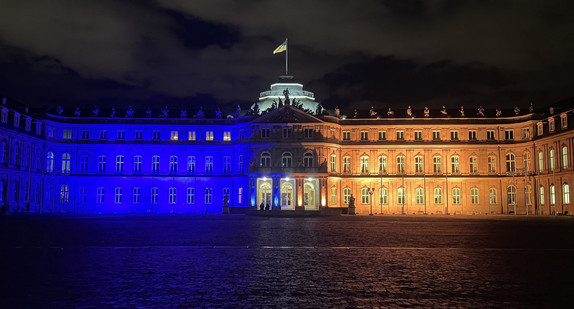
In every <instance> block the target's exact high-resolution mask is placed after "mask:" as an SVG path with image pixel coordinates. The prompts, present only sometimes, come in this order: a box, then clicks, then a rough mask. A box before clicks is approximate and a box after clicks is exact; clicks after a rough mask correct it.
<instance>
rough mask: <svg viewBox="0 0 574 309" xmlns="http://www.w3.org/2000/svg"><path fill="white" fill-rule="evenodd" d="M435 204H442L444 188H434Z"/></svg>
mask: <svg viewBox="0 0 574 309" xmlns="http://www.w3.org/2000/svg"><path fill="white" fill-rule="evenodd" d="M434 203H435V204H442V188H434Z"/></svg>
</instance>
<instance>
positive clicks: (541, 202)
mask: <svg viewBox="0 0 574 309" xmlns="http://www.w3.org/2000/svg"><path fill="white" fill-rule="evenodd" d="M539 192H540V194H539V195H540V205H544V203H545V202H546V199H545V198H544V187H543V186H540V189H539Z"/></svg>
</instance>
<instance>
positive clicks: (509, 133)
mask: <svg viewBox="0 0 574 309" xmlns="http://www.w3.org/2000/svg"><path fill="white" fill-rule="evenodd" d="M504 139H505V140H507V141H511V140H514V130H512V129H510V130H504Z"/></svg>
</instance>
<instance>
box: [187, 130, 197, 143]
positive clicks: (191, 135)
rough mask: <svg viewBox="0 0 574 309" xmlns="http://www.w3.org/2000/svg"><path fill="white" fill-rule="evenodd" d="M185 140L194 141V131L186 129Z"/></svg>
mask: <svg viewBox="0 0 574 309" xmlns="http://www.w3.org/2000/svg"><path fill="white" fill-rule="evenodd" d="M187 140H188V141H195V131H188V132H187Z"/></svg>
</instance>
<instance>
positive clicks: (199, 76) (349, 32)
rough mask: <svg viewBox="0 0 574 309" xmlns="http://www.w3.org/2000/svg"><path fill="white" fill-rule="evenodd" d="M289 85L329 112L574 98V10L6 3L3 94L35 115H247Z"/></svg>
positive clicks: (259, 1) (550, 4) (170, 1)
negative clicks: (274, 89) (269, 93)
mask: <svg viewBox="0 0 574 309" xmlns="http://www.w3.org/2000/svg"><path fill="white" fill-rule="evenodd" d="M286 37H288V38H289V62H290V68H289V70H290V73H292V74H293V75H294V76H295V78H296V80H297V81H299V82H301V83H303V84H304V85H305V88H306V89H307V90H310V91H313V92H315V95H316V97H317V100H318V101H320V102H322V104H323V105H324V106H325V107H327V108H332V107H334V106H335V105H339V106H340V107H341V108H342V109H343V110H345V109H347V110H348V109H350V108H351V106H352V107H353V108H354V107H358V108H367V107H369V106H371V105H374V106H376V108H377V109H379V110H386V109H387V108H388V107H390V106H392V107H401V106H402V107H404V106H407V105H412V106H413V108H420V109H422V108H423V107H424V106H426V105H428V106H429V107H431V108H433V107H434V108H440V106H442V105H447V106H449V107H456V106H458V105H464V106H465V108H466V109H472V108H476V107H477V106H478V105H482V106H484V107H491V108H492V107H498V106H507V107H508V106H519V107H524V108H526V107H527V106H528V105H529V104H530V102H531V101H533V102H534V104H535V106H538V107H542V106H546V105H549V104H552V103H554V102H556V101H558V100H563V99H567V98H570V97H572V96H574V84H573V81H574V1H542V0H540V1H527V0H517V1H501V0H493V1H459V0H452V1H449V0H443V1H417V0H378V1H375V0H354V1H348V0H330V1H308V0H307V1H297V0H292V1H284V0H283V1H280V0H265V1H263V0H245V1H232V0H205V1H199V0H193V1H188V0H157V1H119V0H115V1H107V0H81V1H78V0H52V1H45V0H26V1H22V0H3V1H2V2H1V4H0V72H1V74H0V93H1V94H3V95H4V96H7V97H9V98H12V99H14V100H17V101H20V102H23V103H25V104H29V105H31V106H38V107H40V106H45V105H49V106H56V105H62V106H65V107H69V108H72V107H75V106H77V105H78V106H80V107H83V108H91V107H92V106H93V105H94V104H98V105H99V106H100V107H111V106H115V107H125V106H128V105H134V107H136V108H138V107H141V108H143V107H147V106H159V105H168V106H169V107H170V108H173V109H179V108H186V109H190V110H193V109H195V108H198V107H199V106H210V107H213V106H215V105H214V104H219V105H221V106H222V107H223V108H224V110H230V109H232V108H233V106H235V105H236V104H241V105H242V107H244V108H247V107H248V106H249V105H250V104H251V103H252V102H255V101H256V100H257V98H258V95H259V92H260V91H265V90H267V89H268V88H269V85H270V84H271V83H273V82H276V81H277V80H278V76H279V75H283V74H284V70H285V68H284V66H285V58H284V54H277V55H273V54H272V52H273V50H274V49H275V48H276V47H277V46H278V45H279V44H281V43H282V42H283V41H284V40H285V38H286Z"/></svg>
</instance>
